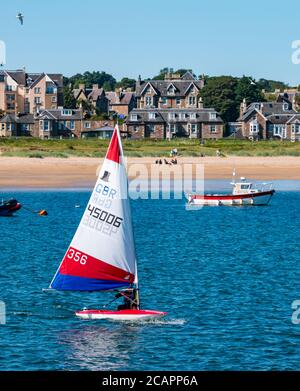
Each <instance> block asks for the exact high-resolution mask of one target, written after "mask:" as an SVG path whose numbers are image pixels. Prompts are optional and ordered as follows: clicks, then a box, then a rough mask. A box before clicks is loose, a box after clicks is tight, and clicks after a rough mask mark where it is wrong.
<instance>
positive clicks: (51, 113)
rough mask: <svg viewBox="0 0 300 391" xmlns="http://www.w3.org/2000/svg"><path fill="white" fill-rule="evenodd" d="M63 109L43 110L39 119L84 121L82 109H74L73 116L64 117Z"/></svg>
mask: <svg viewBox="0 0 300 391" xmlns="http://www.w3.org/2000/svg"><path fill="white" fill-rule="evenodd" d="M62 111H63V109H55V110H54V109H53V110H52V109H51V110H50V109H49V110H43V111H41V112H40V114H39V115H38V119H43V118H44V117H49V118H50V119H51V118H53V119H55V120H60V121H69V120H81V119H83V116H82V112H81V110H80V109H72V115H63V114H62Z"/></svg>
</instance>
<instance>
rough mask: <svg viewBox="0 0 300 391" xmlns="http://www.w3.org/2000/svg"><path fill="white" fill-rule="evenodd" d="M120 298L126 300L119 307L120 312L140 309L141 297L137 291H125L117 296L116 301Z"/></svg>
mask: <svg viewBox="0 0 300 391" xmlns="http://www.w3.org/2000/svg"><path fill="white" fill-rule="evenodd" d="M120 297H123V298H124V303H123V304H120V305H119V306H118V311H121V310H137V309H139V297H138V291H137V289H134V288H128V289H124V290H122V291H120V292H118V293H117V294H116V295H115V298H116V299H119V298H120Z"/></svg>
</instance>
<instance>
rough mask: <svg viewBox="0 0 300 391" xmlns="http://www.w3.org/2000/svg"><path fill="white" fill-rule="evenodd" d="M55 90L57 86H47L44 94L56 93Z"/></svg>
mask: <svg viewBox="0 0 300 391" xmlns="http://www.w3.org/2000/svg"><path fill="white" fill-rule="evenodd" d="M56 92H57V88H55V87H53V86H48V87H47V88H46V94H56Z"/></svg>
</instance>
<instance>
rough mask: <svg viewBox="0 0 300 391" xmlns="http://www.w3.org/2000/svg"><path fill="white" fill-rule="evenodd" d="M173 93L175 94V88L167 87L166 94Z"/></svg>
mask: <svg viewBox="0 0 300 391" xmlns="http://www.w3.org/2000/svg"><path fill="white" fill-rule="evenodd" d="M174 94H175V88H174V87H173V86H171V87H170V88H168V95H174Z"/></svg>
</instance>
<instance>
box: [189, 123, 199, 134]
mask: <svg viewBox="0 0 300 391" xmlns="http://www.w3.org/2000/svg"><path fill="white" fill-rule="evenodd" d="M188 129H189V131H190V133H197V130H198V126H197V124H189V126H188Z"/></svg>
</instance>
